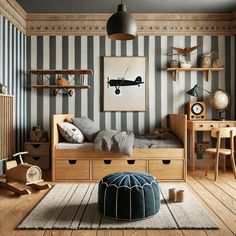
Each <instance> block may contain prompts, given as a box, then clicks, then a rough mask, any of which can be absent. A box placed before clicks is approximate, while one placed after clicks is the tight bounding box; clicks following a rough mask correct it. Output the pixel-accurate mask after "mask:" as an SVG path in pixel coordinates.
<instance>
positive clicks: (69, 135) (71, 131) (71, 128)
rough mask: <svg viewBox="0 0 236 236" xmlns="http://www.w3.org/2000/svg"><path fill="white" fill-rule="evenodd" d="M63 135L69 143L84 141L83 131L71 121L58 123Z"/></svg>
mask: <svg viewBox="0 0 236 236" xmlns="http://www.w3.org/2000/svg"><path fill="white" fill-rule="evenodd" d="M57 126H58V129H59V131H60V134H61V136H62V137H63V138H64V139H65V140H66V141H67V142H69V143H83V141H84V135H83V134H82V132H81V131H80V130H79V129H78V127H76V126H75V125H73V124H72V123H69V122H60V123H58V124H57Z"/></svg>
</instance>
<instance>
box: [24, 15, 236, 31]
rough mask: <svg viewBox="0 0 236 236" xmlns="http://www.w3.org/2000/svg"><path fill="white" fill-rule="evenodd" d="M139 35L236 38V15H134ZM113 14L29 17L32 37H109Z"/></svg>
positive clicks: (28, 28) (28, 25)
mask: <svg viewBox="0 0 236 236" xmlns="http://www.w3.org/2000/svg"><path fill="white" fill-rule="evenodd" d="M133 15H134V16H135V18H136V20H137V24H138V35H173V34H175V35H233V34H235V32H236V24H235V18H236V16H235V13H234V12H233V13H230V14H225V13H222V14H204V13H200V14H197V13H195V14H189V13H185V14H176V13H169V14H163V13H156V14H141V13H139V14H133ZM109 16H110V14H65V15H61V14H29V15H28V16H27V34H29V35H47V34H48V35H51V34H55V35H61V34H65V35H75V34H76V35H105V34H106V21H107V19H108V18H109Z"/></svg>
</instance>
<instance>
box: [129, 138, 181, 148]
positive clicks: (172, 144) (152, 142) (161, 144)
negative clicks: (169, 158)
mask: <svg viewBox="0 0 236 236" xmlns="http://www.w3.org/2000/svg"><path fill="white" fill-rule="evenodd" d="M182 147H183V144H182V143H181V142H180V141H179V140H178V139H177V138H176V139H145V138H135V139H134V144H133V148H182Z"/></svg>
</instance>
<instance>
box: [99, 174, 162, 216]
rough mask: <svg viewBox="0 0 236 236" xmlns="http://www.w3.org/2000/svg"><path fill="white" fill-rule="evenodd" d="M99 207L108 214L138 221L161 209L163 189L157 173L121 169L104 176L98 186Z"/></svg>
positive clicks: (104, 213) (103, 212) (105, 214)
mask: <svg viewBox="0 0 236 236" xmlns="http://www.w3.org/2000/svg"><path fill="white" fill-rule="evenodd" d="M98 208H99V211H100V212H101V213H102V214H103V215H104V216H107V217H111V218H115V219H122V220H138V219H144V218H146V217H149V216H152V215H155V214H156V213H157V212H158V211H159V209H160V190H159V185H158V183H157V181H156V178H155V177H154V176H151V175H148V174H145V173H137V172H121V173H114V174H111V175H108V176H106V177H104V178H103V179H102V180H101V181H100V183H99V188H98Z"/></svg>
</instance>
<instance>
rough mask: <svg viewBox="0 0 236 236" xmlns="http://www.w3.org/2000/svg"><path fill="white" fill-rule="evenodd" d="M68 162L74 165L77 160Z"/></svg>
mask: <svg viewBox="0 0 236 236" xmlns="http://www.w3.org/2000/svg"><path fill="white" fill-rule="evenodd" d="M68 162H69V164H70V165H74V164H76V162H77V160H69V161H68Z"/></svg>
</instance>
